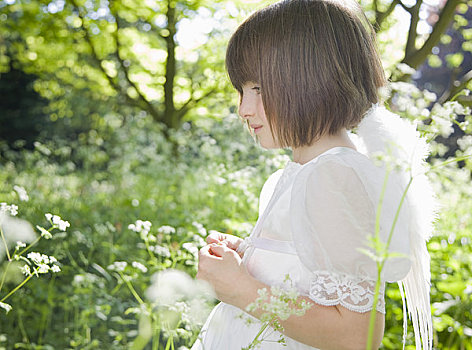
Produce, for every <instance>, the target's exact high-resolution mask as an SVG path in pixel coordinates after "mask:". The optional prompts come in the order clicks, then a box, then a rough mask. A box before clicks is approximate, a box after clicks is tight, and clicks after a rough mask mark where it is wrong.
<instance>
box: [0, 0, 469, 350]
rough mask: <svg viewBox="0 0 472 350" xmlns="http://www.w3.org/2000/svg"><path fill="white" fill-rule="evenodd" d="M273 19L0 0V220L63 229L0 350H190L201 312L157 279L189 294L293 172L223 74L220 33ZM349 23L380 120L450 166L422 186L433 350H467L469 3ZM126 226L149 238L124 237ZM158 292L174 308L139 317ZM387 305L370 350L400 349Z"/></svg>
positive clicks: (370, 10) (401, 6)
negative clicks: (380, 80) (204, 248)
mask: <svg viewBox="0 0 472 350" xmlns="http://www.w3.org/2000/svg"><path fill="white" fill-rule="evenodd" d="M269 3H271V2H270V1H255V0H254V1H243V0H239V1H205V0H192V1H180V0H111V1H107V0H87V1H83V0H56V1H42V0H37V1H35V0H0V202H5V203H8V204H15V205H18V207H19V213H18V217H19V218H22V219H25V220H27V221H29V222H31V223H32V224H33V226H36V225H41V226H43V227H49V226H48V223H47V221H46V219H45V217H44V214H45V213H48V212H50V213H53V214H57V215H60V216H61V217H62V218H63V219H65V220H68V221H69V222H70V228H68V229H67V232H65V233H64V232H57V233H54V234H53V237H52V239H50V240H46V239H44V238H43V239H41V240H40V241H39V242H38V243H37V244H36V245H35V246H34V247H33V248H32V250H33V251H39V252H42V253H45V254H48V255H53V256H54V257H56V258H57V259H58V261H59V266H60V268H61V270H62V271H61V272H59V273H55V274H50V273H49V274H44V275H41V276H40V278H37V277H33V278H31V279H30V280H29V281H28V283H27V284H26V285H25V286H23V287H22V288H21V289H19V290H18V291H16V292H15V293H14V294H13V295H12V296H11V297H9V298H8V299H6V300H4V302H5V303H8V304H9V305H11V306H12V309H11V311H9V312H8V313H6V312H5V310H3V309H1V308H0V348H2V347H3V348H5V349H128V348H132V349H143V348H145V349H165V350H168V349H186V348H188V347H190V346H191V344H192V343H193V341H194V340H195V338H196V336H197V334H198V330H199V327H201V323H202V321H203V320H204V319H205V317H206V315H207V313H208V308H210V307H211V305H212V302H213V301H211V300H206V301H205V300H200V299H198V298H197V296H194V295H192V294H191V293H188V290H193V288H195V286H194V285H193V284H192V283H193V282H192V280H191V279H189V278H186V277H185V275H180V274H178V273H176V274H165V273H163V271H169V270H168V269H178V270H181V271H185V272H186V273H188V274H189V275H190V276H194V274H195V272H196V249H198V248H199V247H200V246H201V245H202V239H204V237H205V236H206V234H207V232H208V231H209V230H217V231H221V232H227V233H232V234H237V235H240V236H245V235H247V234H248V233H249V232H250V230H251V227H252V225H253V224H254V223H255V220H256V219H257V205H258V199H257V198H258V194H259V191H260V188H261V186H262V184H263V182H264V180H265V179H266V178H267V177H268V175H269V174H270V173H272V172H273V171H275V170H276V169H277V168H280V167H283V165H284V164H285V162H286V161H287V160H288V159H289V154H288V153H287V152H286V151H264V150H261V149H260V148H259V147H258V146H257V145H255V144H254V142H253V140H252V139H251V137H250V136H249V135H248V133H247V132H246V131H245V130H244V128H243V126H242V124H241V122H240V121H239V119H238V117H237V115H236V109H237V106H236V104H237V96H236V94H235V92H234V91H233V90H232V88H231V87H230V84H229V81H228V78H227V76H226V74H225V72H224V53H225V47H226V43H227V40H228V38H229V36H230V34H231V32H232V30H234V29H235V28H236V26H237V24H238V23H240V22H241V21H242V19H243V18H245V17H246V16H247V15H248V14H249V13H251V12H252V11H254V10H256V9H258V8H260V7H262V6H263V5H266V4H269ZM361 5H362V6H363V8H364V10H365V11H366V14H367V16H368V18H369V20H371V22H372V23H373V24H374V25H375V28H376V31H377V32H378V44H379V48H380V51H381V55H382V59H383V63H384V67H385V69H386V72H387V75H388V77H389V79H390V81H391V86H392V92H391V96H390V98H389V100H388V105H389V108H390V109H391V110H393V111H395V112H396V113H398V114H400V115H401V116H403V117H405V118H410V119H413V120H416V121H418V128H419V130H420V131H421V132H422V133H423V134H424V135H425V136H426V137H427V138H428V140H429V141H430V144H431V147H432V155H431V157H430V158H429V159H428V161H429V163H430V164H432V165H438V164H442V163H443V162H445V161H450V162H449V163H448V164H446V165H441V166H438V167H435V168H433V170H431V171H430V172H429V173H428V175H429V176H430V178H431V181H432V183H433V185H434V188H435V190H436V192H437V194H438V197H439V200H440V202H441V205H442V208H441V211H440V217H439V219H438V222H437V224H436V230H435V234H434V237H433V238H432V239H431V241H430V242H429V250H430V253H431V270H432V289H431V297H432V305H433V315H434V347H435V348H436V349H472V340H471V337H472V315H471V310H472V299H471V295H472V273H471V270H472V248H471V238H472V217H471V213H472V201H471V196H472V186H471V185H470V182H471V170H472V162H471V161H470V159H468V158H465V157H466V156H467V155H470V154H472V117H471V113H470V105H471V104H472V98H471V96H470V95H469V94H468V91H469V89H470V88H471V87H472V83H471V78H472V54H471V51H472V25H471V23H472V9H471V5H472V1H459V0H449V1H444V0H428V1H426V0H424V1H411V0H404V1H382V0H375V1H367V0H366V1H364V0H363V1H361ZM457 157H462V158H465V159H463V160H461V161H455V159H456V158H457ZM23 190H25V191H26V193H27V196H25V194H24V192H23ZM138 219H141V220H149V221H150V222H151V223H152V228H151V231H150V232H149V233H141V234H140V233H137V232H134V231H133V230H130V229H129V228H128V225H129V224H132V223H134V222H135V221H136V220H138ZM55 232H56V231H55ZM37 234H38V235H39V231H38V232H37ZM6 240H7V241H8V242H9V248H10V252H13V251H14V245H15V242H16V240H17V239H16V238H15V236H14V235H11V236H10V237H6ZM10 242H12V243H11V244H10ZM2 247H3V246H2ZM117 261H118V262H123V261H124V262H127V266H126V267H123V268H122V269H121V268H119V267H117V266H118V265H116V264H115V265H113V264H114V263H115V262H117ZM133 262H135V264H133ZM136 262H138V263H142V264H143V265H144V266H146V269H142V268H139V264H136ZM121 266H123V265H121ZM19 267H20V262H19V261H13V262H9V261H8V259H7V258H6V257H3V261H0V276H1V278H2V283H1V287H0V300H2V298H4V297H5V296H6V295H7V294H8V293H9V292H10V291H12V290H13V289H14V288H15V286H17V285H18V284H19V283H21V282H22V281H23V280H24V279H25V276H23V275H22V274H21V272H20V271H19ZM159 273H160V274H159ZM156 274H159V275H158V276H160V277H159V278H160V280H159V278H158V277H156ZM152 276H154V277H152ZM159 281H161V282H159ZM162 281H165V283H164V282H162ZM162 285H167V286H174V287H175V288H176V290H178V291H179V292H178V293H177V292H176V295H177V296H178V297H176V298H177V299H178V300H177V299H175V298H174V299H172V300H170V299H169V300H170V301H169V300H168V302H167V303H166V302H162V301H161V302H160V303H157V304H156V302H153V297H152V296H153V295H155V293H157V294H158V295H161V294H159V293H164V294H165V291H162V290H160V289H159V288H161V287H162ZM186 291H187V292H186ZM387 297H388V302H387V321H386V333H385V338H384V341H383V345H382V348H384V349H401V346H402V345H401V343H402V306H401V297H400V294H399V291H398V288H397V286H396V285H390V286H389V287H388V289H387ZM164 299H165V298H164ZM164 299H162V300H164ZM196 301H197V302H196ZM196 304H198V305H200V306H202V305H206V306H207V309H205V310H204V309H201V310H200V309H199V310H198V311H197V312H195V305H196ZM196 315H197V316H200V317H196ZM411 329H412V327H411V325H410V327H409V330H410V331H411ZM411 344H414V342H413V336H412V334H411V332H409V333H408V336H407V348H409V349H413V348H414V346H413V345H411Z"/></svg>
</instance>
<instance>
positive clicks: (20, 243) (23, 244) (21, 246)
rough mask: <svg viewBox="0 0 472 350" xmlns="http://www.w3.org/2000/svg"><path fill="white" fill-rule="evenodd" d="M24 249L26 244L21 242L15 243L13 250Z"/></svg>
mask: <svg viewBox="0 0 472 350" xmlns="http://www.w3.org/2000/svg"><path fill="white" fill-rule="evenodd" d="M24 247H26V243H23V242H21V241H17V242H16V247H15V250H20V249H21V248H24Z"/></svg>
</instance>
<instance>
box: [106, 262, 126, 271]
mask: <svg viewBox="0 0 472 350" xmlns="http://www.w3.org/2000/svg"><path fill="white" fill-rule="evenodd" d="M126 266H128V263H127V262H126V261H115V262H114V263H113V264H111V265H109V266H108V270H111V271H124V270H125V268H126Z"/></svg>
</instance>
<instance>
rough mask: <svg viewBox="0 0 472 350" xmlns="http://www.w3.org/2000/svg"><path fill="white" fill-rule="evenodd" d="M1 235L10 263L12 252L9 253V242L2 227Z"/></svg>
mask: <svg viewBox="0 0 472 350" xmlns="http://www.w3.org/2000/svg"><path fill="white" fill-rule="evenodd" d="M0 234H1V235H2V239H3V245H4V246H5V251H6V252H7V257H8V260H9V261H10V260H11V257H10V252H9V251H8V246H7V241H6V240H5V236H4V235H3V230H2V228H1V227H0Z"/></svg>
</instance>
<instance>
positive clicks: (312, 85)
mask: <svg viewBox="0 0 472 350" xmlns="http://www.w3.org/2000/svg"><path fill="white" fill-rule="evenodd" d="M226 64H227V70H228V73H229V77H230V79H231V82H232V84H233V86H234V87H235V88H236V89H237V90H238V92H239V95H240V105H239V114H240V116H241V118H243V120H245V121H246V123H247V125H248V126H249V128H250V130H251V131H252V132H253V133H254V135H255V137H256V138H257V140H258V142H259V143H260V145H261V146H262V147H264V148H279V147H289V148H291V149H292V152H293V161H291V162H289V163H288V164H287V166H286V168H285V169H284V170H279V171H277V172H276V173H274V174H273V175H271V176H270V177H269V179H268V180H267V182H266V183H265V185H264V187H263V189H262V192H261V196H260V210H259V219H258V222H257V224H256V226H255V228H254V230H253V232H252V233H251V235H250V237H249V238H247V239H246V240H242V239H240V238H237V237H235V236H231V235H228V234H217V235H210V236H209V237H208V238H207V243H208V245H207V246H205V247H203V248H202V249H201V251H200V254H199V266H198V274H197V278H199V279H203V280H206V281H208V282H209V283H210V284H211V285H212V287H213V288H214V290H215V292H216V294H217V297H218V299H219V300H221V303H220V304H219V305H218V306H217V307H215V309H214V310H213V312H212V313H211V315H210V317H209V318H208V320H207V322H206V324H205V326H204V327H203V329H202V332H201V334H200V337H199V339H198V340H197V342H196V343H195V344H194V346H193V348H192V349H206V350H213V349H215V350H223V349H229V350H231V349H235V350H239V349H241V348H243V347H246V346H248V344H249V343H251V341H252V340H253V339H254V337H255V336H256V334H257V332H258V331H259V329H260V327H261V324H260V323H257V322H256V323H252V324H250V325H247V324H246V322H245V321H244V320H243V319H241V318H240V317H239V316H240V314H241V313H242V311H244V310H245V309H246V306H247V305H248V304H250V303H252V302H254V300H255V299H256V298H257V296H258V294H257V291H258V290H259V289H262V288H267V289H270V286H274V285H281V284H282V283H283V281H284V279H285V276H286V275H289V277H290V279H291V281H292V282H293V284H294V285H295V286H296V288H297V291H298V292H299V294H300V297H299V298H300V300H302V299H304V300H306V301H309V302H310V303H312V304H313V305H312V307H311V308H310V309H309V310H308V311H307V312H306V313H305V314H304V315H303V316H291V317H289V318H288V319H287V320H286V321H282V322H281V325H282V326H283V332H284V335H285V339H286V343H287V348H288V349H314V348H318V349H336V350H340V349H365V348H366V339H367V333H368V328H369V317H370V312H369V311H370V310H372V308H373V300H374V289H375V284H376V280H377V277H378V273H377V272H378V271H377V265H376V262H375V261H374V259H372V257H371V256H369V255H368V254H366V253H365V251H362V249H364V250H366V249H367V250H369V249H370V248H369V238H371V237H373V236H374V233H375V232H376V220H377V217H376V216H377V214H378V215H379V221H378V224H379V235H380V238H381V239H382V241H383V242H384V243H386V244H387V243H388V250H389V252H395V253H397V254H396V255H395V256H394V257H389V258H388V259H387V261H386V264H385V265H384V267H383V269H382V270H381V274H380V279H381V281H382V287H381V291H380V298H379V300H378V303H377V315H376V319H377V322H376V324H375V328H374V341H373V344H374V346H373V348H375V349H377V348H378V347H379V346H380V344H381V340H382V336H383V328H384V326H383V323H384V313H385V301H384V295H383V292H384V282H396V281H398V282H399V284H400V287H401V291H402V292H404V293H405V296H406V299H407V301H408V309H409V313H410V317H411V319H412V322H413V325H414V329H415V334H416V335H417V337H416V342H417V346H418V348H419V347H421V342H422V345H423V349H429V348H431V334H432V328H431V312H430V307H429V266H428V255H427V251H426V249H425V239H424V237H426V236H427V234H428V233H429V232H430V230H431V227H430V225H428V224H429V223H430V219H431V215H426V214H428V213H429V212H428V211H422V212H420V211H419V207H418V206H416V205H415V204H416V199H415V193H416V192H415V191H414V188H419V187H418V186H416V187H415V186H414V184H415V183H418V184H419V185H421V186H420V187H421V188H422V189H425V188H426V189H428V186H427V182H426V180H425V178H424V176H422V175H417V176H415V182H414V183H413V184H412V186H410V189H409V191H408V194H407V196H406V200H405V201H404V202H403V205H402V206H401V210H400V211H399V213H398V218H397V220H395V215H396V212H397V208H398V207H399V205H400V203H401V200H402V194H403V192H404V191H405V190H406V185H407V182H408V179H409V177H410V175H411V174H412V171H413V170H411V171H408V172H407V171H406V170H403V171H402V172H399V171H393V172H392V171H391V167H390V166H389V164H388V162H385V163H384V165H383V166H379V165H376V164H374V162H373V160H374V159H373V158H374V153H375V152H376V151H383V152H386V151H387V150H389V155H390V158H392V157H393V158H395V159H396V161H401V160H411V159H412V157H416V158H415V159H417V160H416V161H415V162H414V164H412V165H411V166H410V168H409V169H416V168H417V167H418V165H421V160H422V158H423V157H424V155H425V152H424V151H425V147H424V146H425V144H424V142H423V140H421V139H419V138H418V137H417V134H416V131H415V129H414V127H413V126H412V125H411V124H409V123H407V122H404V121H402V120H400V119H399V118H398V117H397V116H395V115H393V114H391V113H389V112H388V111H387V110H386V109H384V108H382V107H380V106H379V105H378V102H379V89H381V88H383V87H385V85H386V80H385V77H384V72H383V70H382V66H381V62H380V60H379V56H378V53H377V51H376V48H375V41H374V35H373V30H372V28H371V26H370V24H369V22H368V21H367V19H366V17H365V15H364V14H363V13H362V11H361V9H360V8H359V6H358V5H357V4H356V3H355V2H354V1H340V0H285V1H281V2H278V3H276V4H274V5H272V6H269V7H267V8H265V9H262V10H260V11H258V12H256V13H254V14H253V15H252V16H251V17H249V18H248V19H247V20H246V21H245V22H244V23H243V24H242V25H241V26H240V27H239V28H238V29H237V30H236V32H235V33H234V35H233V36H232V38H231V40H230V42H229V45H228V49H227V55H226ZM355 127H358V130H357V134H358V136H359V140H357V141H355V139H354V136H353V135H352V134H351V135H350V134H349V133H348V130H351V129H353V128H355ZM392 141H395V142H397V143H400V146H397V147H390V146H389V144H390V143H391V142H392ZM405 145H406V146H405ZM418 148H420V151H421V152H418ZM397 168H398V167H397ZM387 170H388V174H387ZM415 171H416V170H415ZM416 172H417V171H416ZM387 175H389V176H388V177H387ZM384 180H385V184H384ZM382 198H383V200H382ZM422 198H424V196H423V197H422ZM379 203H381V205H379ZM392 226H394V230H393V231H392V232H390V229H391V228H392ZM371 251H372V250H371ZM252 316H254V317H255V318H258V317H260V316H261V312H260V311H259V310H256V311H253V312H252ZM404 317H405V315H404ZM420 338H421V339H420ZM271 339H272V340H274V342H262V344H261V345H260V347H259V348H260V349H281V348H283V345H281V344H279V343H277V342H276V340H277V339H279V337H278V335H277V332H275V331H274V334H273V338H271ZM269 340H270V339H269Z"/></svg>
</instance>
